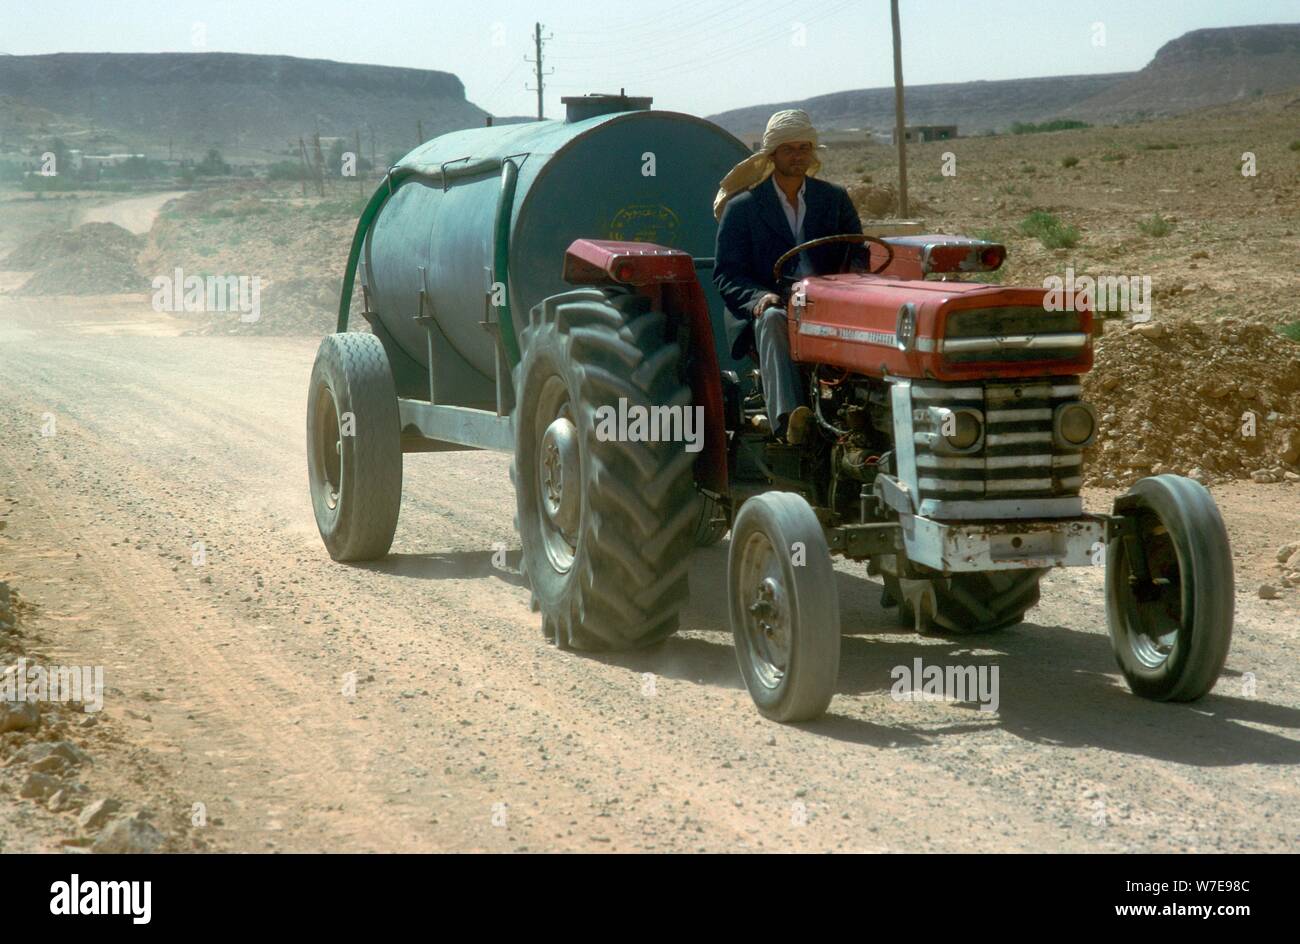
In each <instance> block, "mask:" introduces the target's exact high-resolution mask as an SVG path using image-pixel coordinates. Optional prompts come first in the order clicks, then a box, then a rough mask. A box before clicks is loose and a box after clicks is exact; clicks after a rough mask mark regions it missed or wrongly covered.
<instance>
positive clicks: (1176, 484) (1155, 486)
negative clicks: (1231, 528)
mask: <svg viewBox="0 0 1300 944" xmlns="http://www.w3.org/2000/svg"><path fill="white" fill-rule="evenodd" d="M1115 513H1116V514H1117V515H1121V516H1123V517H1124V518H1127V519H1128V521H1127V522H1126V523H1127V524H1128V525H1129V526H1130V528H1131V531H1130V532H1129V533H1128V534H1127V535H1121V536H1120V537H1119V538H1117V539H1115V540H1113V541H1112V542H1111V543H1110V545H1109V546H1108V547H1107V553H1106V621H1107V623H1108V624H1109V625H1110V639H1111V646H1112V648H1113V649H1114V651H1115V660H1116V662H1118V663H1119V668H1120V671H1121V672H1123V674H1124V678H1125V680H1126V681H1127V682H1128V685H1129V688H1130V689H1132V691H1133V692H1134V694H1137V695H1141V696H1142V697H1143V698H1151V699H1154V700H1156V701H1193V700H1195V699H1197V698H1200V697H1201V696H1202V695H1204V694H1205V693H1206V692H1208V691H1209V690H1210V689H1212V688H1213V687H1214V683H1215V682H1216V681H1218V678H1219V673H1220V672H1222V671H1223V665H1224V662H1226V661H1227V658H1228V647H1229V645H1230V644H1231V642H1232V616H1233V607H1234V602H1235V601H1234V598H1233V576H1232V549H1231V548H1230V547H1229V546H1228V533H1227V530H1226V529H1225V528H1224V526H1223V518H1222V516H1221V515H1220V514H1219V509H1218V507H1217V506H1216V505H1215V504H1214V499H1213V498H1211V497H1210V493H1209V492H1208V491H1207V490H1206V488H1205V486H1203V485H1201V484H1200V483H1199V482H1194V481H1193V480H1191V479H1189V478H1184V477H1183V476H1181V475H1157V476H1152V477H1150V478H1145V479H1142V480H1140V481H1139V482H1137V484H1135V485H1134V486H1133V487H1132V488H1131V489H1129V491H1128V494H1126V495H1123V496H1121V497H1120V498H1118V499H1116V501H1115ZM1137 558H1140V559H1141V560H1140V563H1139V561H1138V560H1137Z"/></svg>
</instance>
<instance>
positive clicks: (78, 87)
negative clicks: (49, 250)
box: [0, 53, 486, 157]
mask: <svg viewBox="0 0 1300 944" xmlns="http://www.w3.org/2000/svg"><path fill="white" fill-rule="evenodd" d="M2 97H7V98H8V99H9V100H10V104H9V106H8V107H6V108H4V109H0V111H5V112H14V113H17V111H18V109H19V107H21V109H22V111H23V113H24V118H23V119H22V120H21V121H20V122H18V124H19V127H20V128H21V127H30V124H31V119H32V117H33V116H40V115H44V114H50V113H52V114H54V115H58V116H60V118H62V119H63V120H65V121H67V120H70V119H76V120H79V121H80V122H82V123H83V124H84V126H85V129H86V130H85V132H84V136H85V137H88V138H90V139H92V140H96V141H98V142H99V144H100V146H110V145H117V146H119V147H122V148H125V149H128V150H144V149H145V148H149V149H151V150H155V151H156V150H157V149H158V148H160V147H161V148H162V149H163V150H164V151H165V149H166V147H167V145H168V140H169V139H171V140H172V141H173V143H174V146H175V147H177V148H182V149H185V150H189V151H193V150H196V149H197V150H202V149H204V148H207V147H217V148H220V149H221V150H222V152H223V153H224V154H226V156H227V157H230V156H232V155H236V156H238V155H241V154H244V155H248V156H252V155H254V154H256V153H258V152H263V154H265V152H267V151H273V152H274V153H284V151H285V150H286V148H287V147H288V146H289V144H290V143H291V142H292V145H293V146H294V147H296V145H297V139H298V136H299V135H302V136H304V137H308V138H309V137H310V136H311V134H312V133H314V132H317V131H319V132H320V134H321V135H322V136H326V137H329V136H340V137H347V138H351V137H352V135H353V133H354V132H360V134H361V135H362V140H363V147H364V148H365V149H366V150H368V149H369V147H370V132H371V131H373V133H374V138H375V145H376V147H377V149H378V151H379V153H380V155H381V156H382V155H383V154H384V153H386V152H387V151H389V150H392V149H401V150H406V149H409V148H410V147H413V146H414V145H415V143H416V123H417V121H418V122H422V123H423V127H424V134H425V137H426V138H429V137H432V136H433V135H435V134H439V133H442V132H444V131H450V130H453V129H457V128H466V127H472V126H477V125H481V124H483V120H484V116H485V115H486V112H484V111H483V110H482V109H481V108H479V107H478V106H476V105H473V104H471V103H470V102H468V101H466V99H465V88H464V86H463V85H462V84H461V81H460V79H459V78H457V77H456V76H455V75H452V74H450V73H447V72H435V71H430V70H423V69H399V68H392V67H389V66H372V65H354V64H351V63H343V62H331V61H327V60H323V59H299V58H295V57H292V56H259V55H241V54H234V53H140V54H136V53H57V54H53V55H41V56H0V98H2ZM15 121H16V119H10V120H9V121H8V123H9V124H11V125H12V124H15ZM5 124H6V120H5V119H3V118H0V128H3V127H4V126H5ZM14 130H15V131H17V130H19V128H15V129H14ZM96 132H97V133H96Z"/></svg>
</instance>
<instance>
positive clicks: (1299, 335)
mask: <svg viewBox="0 0 1300 944" xmlns="http://www.w3.org/2000/svg"><path fill="white" fill-rule="evenodd" d="M1277 330H1278V333H1279V334H1281V335H1282V337H1284V338H1287V339H1289V340H1292V341H1295V342H1296V343H1297V344H1300V321H1293V322H1291V323H1290V324H1284V325H1282V327H1280V328H1278V329H1277Z"/></svg>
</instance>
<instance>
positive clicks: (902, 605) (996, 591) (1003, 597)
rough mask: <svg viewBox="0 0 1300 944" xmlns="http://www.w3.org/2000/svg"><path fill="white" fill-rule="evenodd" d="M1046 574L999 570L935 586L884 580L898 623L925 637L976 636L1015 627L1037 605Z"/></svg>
mask: <svg viewBox="0 0 1300 944" xmlns="http://www.w3.org/2000/svg"><path fill="white" fill-rule="evenodd" d="M1044 573H1046V571H1043V570H998V571H991V572H989V573H978V574H954V575H953V576H951V577H936V578H933V579H930V580H906V579H904V580H900V579H899V578H897V577H894V576H890V575H886V576H885V594H886V596H887V597H888V598H889V599H890V600H891V601H893V602H896V603H897V605H898V622H899V624H900V625H903V626H912V627H914V628H915V629H916V631H917V632H918V633H922V634H924V635H953V636H973V635H978V634H980V633H991V632H995V631H997V630H999V629H1005V628H1006V627H1008V626H1014V625H1016V624H1017V623H1019V622H1021V621H1023V620H1024V618H1025V612H1026V611H1027V610H1028V609H1029V608H1030V607H1031V606H1033V605H1034V604H1036V603H1037V602H1038V596H1039V593H1038V589H1039V588H1038V585H1039V581H1040V580H1041V579H1042V576H1043V574H1044Z"/></svg>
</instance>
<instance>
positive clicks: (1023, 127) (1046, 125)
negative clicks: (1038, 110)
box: [1011, 118, 1092, 134]
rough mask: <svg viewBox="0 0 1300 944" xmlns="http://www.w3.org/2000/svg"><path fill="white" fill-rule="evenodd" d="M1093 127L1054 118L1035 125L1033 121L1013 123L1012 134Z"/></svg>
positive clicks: (1079, 122) (1082, 122) (1081, 122)
mask: <svg viewBox="0 0 1300 944" xmlns="http://www.w3.org/2000/svg"><path fill="white" fill-rule="evenodd" d="M1090 127H1092V126H1091V125H1090V124H1088V123H1087V122H1086V121H1073V120H1070V119H1066V118H1053V119H1052V120H1051V121H1043V122H1039V123H1038V124H1034V123H1033V122H1032V121H1013V122H1012V123H1011V133H1012V134H1041V133H1042V132H1044V131H1070V130H1073V129H1075V128H1090Z"/></svg>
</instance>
